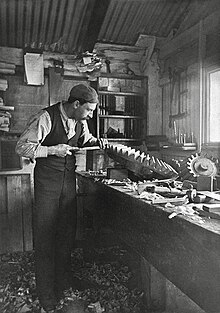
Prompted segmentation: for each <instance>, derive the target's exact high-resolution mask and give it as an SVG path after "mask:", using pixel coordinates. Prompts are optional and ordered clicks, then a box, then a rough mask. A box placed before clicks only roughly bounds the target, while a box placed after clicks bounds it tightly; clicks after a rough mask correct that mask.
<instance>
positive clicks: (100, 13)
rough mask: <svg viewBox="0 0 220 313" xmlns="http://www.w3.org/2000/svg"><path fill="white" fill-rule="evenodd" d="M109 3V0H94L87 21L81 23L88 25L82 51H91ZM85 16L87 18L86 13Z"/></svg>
mask: <svg viewBox="0 0 220 313" xmlns="http://www.w3.org/2000/svg"><path fill="white" fill-rule="evenodd" d="M109 3H110V1H109V0H102V1H100V0H95V1H94V5H93V9H92V11H91V14H90V19H89V23H88V22H87V21H85V23H83V24H84V25H88V26H87V29H86V32H85V37H84V40H83V43H82V47H81V50H82V52H85V51H89V52H92V50H93V48H94V46H95V43H96V42H97V39H98V35H99V32H100V30H101V26H102V23H103V20H104V18H105V15H106V12H107V10H108V6H109ZM85 18H86V19H87V18H88V17H87V15H85ZM84 31H85V29H84Z"/></svg>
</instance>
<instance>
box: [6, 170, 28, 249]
mask: <svg viewBox="0 0 220 313" xmlns="http://www.w3.org/2000/svg"><path fill="white" fill-rule="evenodd" d="M32 249H33V242H32V192H31V176H30V174H20V175H19V174H14V175H13V174H10V175H6V174H5V175H0V254H1V253H8V252H10V253H11V252H16V251H28V250H32Z"/></svg>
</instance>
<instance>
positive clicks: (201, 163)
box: [178, 154, 217, 181]
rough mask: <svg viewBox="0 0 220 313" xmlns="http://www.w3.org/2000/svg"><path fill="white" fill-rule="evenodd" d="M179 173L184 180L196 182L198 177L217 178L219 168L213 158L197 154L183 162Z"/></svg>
mask: <svg viewBox="0 0 220 313" xmlns="http://www.w3.org/2000/svg"><path fill="white" fill-rule="evenodd" d="M178 173H179V176H180V178H181V179H182V180H191V181H195V180H196V179H197V177H198V176H208V177H210V176H213V177H214V176H216V174H217V167H216V164H215V161H214V160H213V159H212V158H208V157H206V156H200V155H198V154H195V155H191V156H190V157H188V158H187V159H186V160H183V161H182V162H181V164H180V165H179V169H178Z"/></svg>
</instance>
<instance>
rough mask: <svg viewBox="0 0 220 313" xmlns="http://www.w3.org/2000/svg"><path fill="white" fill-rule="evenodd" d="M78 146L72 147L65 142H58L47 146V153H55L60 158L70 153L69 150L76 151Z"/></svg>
mask: <svg viewBox="0 0 220 313" xmlns="http://www.w3.org/2000/svg"><path fill="white" fill-rule="evenodd" d="M78 150H79V148H78V147H72V146H69V145H66V144H59V145H56V146H51V147H48V150H47V153H48V155H56V156H58V157H60V158H64V157H65V156H67V155H71V154H72V152H71V151H78Z"/></svg>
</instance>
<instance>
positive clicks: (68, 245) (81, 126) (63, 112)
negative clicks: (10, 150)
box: [16, 84, 107, 312]
mask: <svg viewBox="0 0 220 313" xmlns="http://www.w3.org/2000/svg"><path fill="white" fill-rule="evenodd" d="M97 103H98V95H97V93H96V91H95V89H93V88H91V87H89V86H86V85H84V84H79V85H76V86H74V87H73V88H72V89H71V91H70V95H69V99H68V101H65V102H59V103H57V104H54V105H52V106H50V107H47V108H45V109H43V110H41V111H40V112H39V113H38V114H37V115H35V116H34V117H33V118H32V119H31V120H30V122H29V124H28V125H27V128H26V129H25V130H24V132H23V134H22V135H21V137H20V139H19V141H18V143H17V146H16V152H17V153H18V154H19V155H20V156H24V157H28V158H30V159H32V160H36V164H35V168H34V195H35V205H34V247H35V261H36V283H37V292H38V296H39V300H40V304H41V306H42V307H43V309H44V310H45V311H46V312H49V311H51V310H54V309H55V307H56V305H57V303H58V301H59V299H60V297H61V295H62V291H63V290H64V289H67V288H69V287H70V283H71V282H70V281H69V277H70V265H71V250H72V248H73V242H74V237H75V231H76V179H75V178H76V177H75V168H76V165H75V155H74V154H75V152H76V151H77V150H78V149H79V147H83V146H93V145H97V144H98V145H99V146H100V148H104V147H105V144H106V143H107V141H106V140H97V138H95V137H93V136H92V135H91V133H90V132H89V129H88V125H87V121H86V120H88V119H90V118H92V116H93V112H94V110H95V109H96V105H97Z"/></svg>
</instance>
